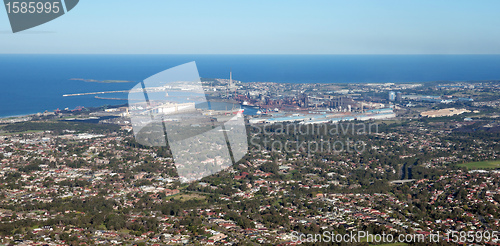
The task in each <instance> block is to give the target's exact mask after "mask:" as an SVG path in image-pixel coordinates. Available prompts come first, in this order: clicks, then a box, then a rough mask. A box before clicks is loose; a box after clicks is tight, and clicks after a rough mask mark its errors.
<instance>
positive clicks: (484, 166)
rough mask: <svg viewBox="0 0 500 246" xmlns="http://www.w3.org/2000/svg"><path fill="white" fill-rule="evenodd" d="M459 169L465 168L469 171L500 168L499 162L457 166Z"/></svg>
mask: <svg viewBox="0 0 500 246" xmlns="http://www.w3.org/2000/svg"><path fill="white" fill-rule="evenodd" d="M458 166H459V167H467V169H469V170H477V169H495V168H499V167H500V161H478V162H468V163H462V164H458Z"/></svg>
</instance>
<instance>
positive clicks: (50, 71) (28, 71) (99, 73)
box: [0, 55, 500, 117]
mask: <svg viewBox="0 0 500 246" xmlns="http://www.w3.org/2000/svg"><path fill="white" fill-rule="evenodd" d="M191 61H195V62H196V63H197V66H198V70H199V73H200V76H201V77H204V78H229V71H230V70H231V69H232V71H233V78H234V79H235V80H240V81H243V82H280V83H370V82H425V81H437V80H450V81H466V80H500V55H0V86H1V87H0V117H6V116H13V115H24V114H31V113H37V112H43V111H45V110H49V111H53V110H55V109H57V108H59V109H63V108H66V107H67V108H70V109H73V108H75V107H77V106H85V107H92V106H94V107H95V106H102V105H105V104H108V105H117V104H124V103H125V102H126V101H118V100H101V99H96V98H94V95H89V96H79V97H63V96H62V95H64V94H71V93H84V92H94V91H108V90H128V89H131V88H132V87H133V86H134V85H135V84H136V83H137V82H139V81H141V80H143V79H145V78H147V77H149V76H151V75H153V74H156V73H158V72H161V71H163V70H165V69H168V68H171V67H174V66H177V65H181V64H183V63H186V62H191ZM71 78H83V79H95V80H129V81H135V82H136V83H109V84H105V83H92V82H84V81H74V80H70V79H71ZM101 96H102V97H117V98H126V94H125V93H116V94H105V95H101Z"/></svg>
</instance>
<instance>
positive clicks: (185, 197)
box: [167, 193, 206, 202]
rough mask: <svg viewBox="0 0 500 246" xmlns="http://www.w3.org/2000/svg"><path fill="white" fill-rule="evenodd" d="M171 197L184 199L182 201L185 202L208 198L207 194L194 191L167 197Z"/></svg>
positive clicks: (179, 199)
mask: <svg viewBox="0 0 500 246" xmlns="http://www.w3.org/2000/svg"><path fill="white" fill-rule="evenodd" d="M170 198H173V199H174V200H178V201H182V202H185V201H187V200H204V199H206V197H205V196H202V195H198V194H194V193H190V194H186V193H179V194H177V195H173V196H170V197H168V198H167V199H170Z"/></svg>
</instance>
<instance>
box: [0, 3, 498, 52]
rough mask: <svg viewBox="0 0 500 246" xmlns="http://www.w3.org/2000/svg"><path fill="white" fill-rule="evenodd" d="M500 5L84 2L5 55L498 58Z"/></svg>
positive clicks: (24, 36)
mask: <svg viewBox="0 0 500 246" xmlns="http://www.w3.org/2000/svg"><path fill="white" fill-rule="evenodd" d="M499 9H500V1H497V0H491V1H487V0H485V1H463V0H441V1H436V0H432V1H430V0H418V1H417V0H415V1H404V0H345V1H333V0H326V1H319V0H318V1H315V0H310V1H303V0H302V1H295V0H266V1H261V0H238V1H236V0H175V1H173V0H135V1H132V0H81V1H80V3H79V4H78V5H77V6H76V7H75V8H74V9H73V10H72V11H71V12H69V13H67V14H66V15H64V16H61V17H60V18H58V19H56V20H53V21H51V22H49V23H46V24H44V25H41V26H38V27H35V28H33V29H30V30H28V31H24V32H21V33H16V34H13V33H11V30H10V26H9V21H8V18H7V14H6V11H5V10H4V9H0V53H66V54H500V30H499V29H500V16H499V15H498V10H499Z"/></svg>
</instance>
